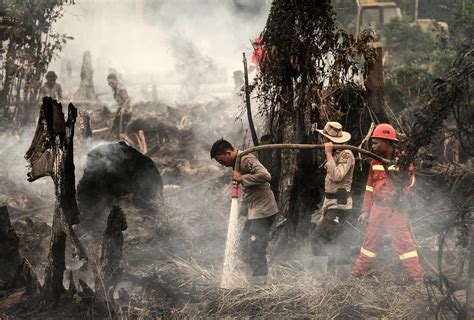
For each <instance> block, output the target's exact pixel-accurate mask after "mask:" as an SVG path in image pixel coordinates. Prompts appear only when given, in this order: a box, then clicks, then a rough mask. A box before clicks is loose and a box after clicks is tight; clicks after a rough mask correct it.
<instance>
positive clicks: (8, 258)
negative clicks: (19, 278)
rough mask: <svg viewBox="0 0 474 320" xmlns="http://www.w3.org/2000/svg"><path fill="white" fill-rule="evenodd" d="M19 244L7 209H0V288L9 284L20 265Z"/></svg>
mask: <svg viewBox="0 0 474 320" xmlns="http://www.w3.org/2000/svg"><path fill="white" fill-rule="evenodd" d="M19 242H20V239H19V238H18V235H17V234H16V232H15V229H13V226H12V224H11V222H10V216H9V214H8V209H7V207H5V206H4V207H0V287H4V286H5V285H6V284H8V283H9V282H10V280H11V278H12V277H13V275H14V274H15V271H16V270H17V269H18V267H19V265H20V252H19V251H18V249H19V246H18V244H19Z"/></svg>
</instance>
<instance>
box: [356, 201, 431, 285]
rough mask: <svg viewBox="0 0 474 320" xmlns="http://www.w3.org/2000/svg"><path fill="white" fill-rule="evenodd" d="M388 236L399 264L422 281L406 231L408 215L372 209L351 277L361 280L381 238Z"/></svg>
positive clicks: (383, 208)
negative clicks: (386, 234) (357, 277)
mask: <svg viewBox="0 0 474 320" xmlns="http://www.w3.org/2000/svg"><path fill="white" fill-rule="evenodd" d="M386 232H388V234H389V235H390V238H391V240H392V245H393V247H394V249H395V251H396V252H397V253H398V256H399V258H400V262H401V263H402V265H403V267H404V268H405V270H406V271H407V273H408V274H409V275H410V277H411V278H412V279H414V280H419V279H421V278H422V277H423V270H422V269H421V265H420V261H419V259H418V253H417V252H416V245H415V241H414V240H413V236H412V234H411V232H410V229H409V227H408V215H407V214H404V213H401V212H400V211H399V210H398V209H393V208H390V207H382V206H377V205H375V204H374V205H373V206H372V209H371V211H370V216H369V226H368V228H367V232H366V234H365V236H364V240H363V242H362V247H361V249H360V254H359V257H358V258H357V260H356V262H355V264H354V267H353V268H352V275H353V276H365V275H367V273H368V272H369V270H370V267H371V266H372V263H373V261H374V258H375V257H376V256H377V251H378V249H379V247H380V244H381V243H382V240H383V236H384V234H385V233H386Z"/></svg>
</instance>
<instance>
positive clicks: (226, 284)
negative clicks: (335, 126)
mask: <svg viewBox="0 0 474 320" xmlns="http://www.w3.org/2000/svg"><path fill="white" fill-rule="evenodd" d="M333 148H334V149H336V150H338V149H344V150H351V151H354V152H357V153H360V154H364V155H366V156H368V157H370V158H373V159H375V160H378V161H380V162H381V163H382V164H383V166H384V167H385V166H387V165H392V164H394V162H393V161H390V160H387V159H385V158H382V157H380V156H378V155H376V154H375V153H372V152H370V151H367V150H364V149H361V148H358V147H355V146H350V145H345V144H342V145H341V144H336V145H334V146H333ZM276 149H298V150H315V149H324V145H322V144H267V145H260V146H255V147H251V148H248V149H246V150H244V151H241V152H239V153H238V155H237V158H236V160H235V166H234V170H235V171H237V172H240V159H241V158H242V156H244V155H246V154H249V153H252V152H257V151H264V150H276ZM238 197H239V186H238V184H237V182H235V181H234V182H233V185H232V205H231V209H230V216H229V228H228V230H227V240H226V246H225V255H224V268H223V272H222V282H221V286H222V287H223V288H232V287H236V286H237V285H238V283H237V281H238V279H236V278H235V276H234V275H235V274H236V269H237V265H238V263H237V248H238V243H239V239H240V232H239V231H238V227H237V226H238V224H239V223H238V220H239V208H238Z"/></svg>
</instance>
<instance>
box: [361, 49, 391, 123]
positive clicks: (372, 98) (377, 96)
mask: <svg viewBox="0 0 474 320" xmlns="http://www.w3.org/2000/svg"><path fill="white" fill-rule="evenodd" d="M375 50H376V55H375V59H374V63H373V65H372V66H371V67H370V69H369V73H368V75H367V79H365V82H364V84H365V88H366V90H367V103H368V105H369V109H370V111H371V112H372V114H373V116H374V117H375V121H376V122H377V123H388V122H389V119H388V116H387V113H386V112H385V98H384V90H383V64H382V60H383V59H382V58H383V55H382V47H377V48H376V49H375Z"/></svg>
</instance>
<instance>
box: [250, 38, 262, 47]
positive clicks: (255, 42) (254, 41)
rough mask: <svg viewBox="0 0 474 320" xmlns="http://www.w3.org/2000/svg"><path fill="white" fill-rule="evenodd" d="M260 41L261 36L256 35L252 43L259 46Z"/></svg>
mask: <svg viewBox="0 0 474 320" xmlns="http://www.w3.org/2000/svg"><path fill="white" fill-rule="evenodd" d="M260 42H262V37H260V36H256V37H255V39H253V41H252V44H253V45H254V46H259V45H260Z"/></svg>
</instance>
